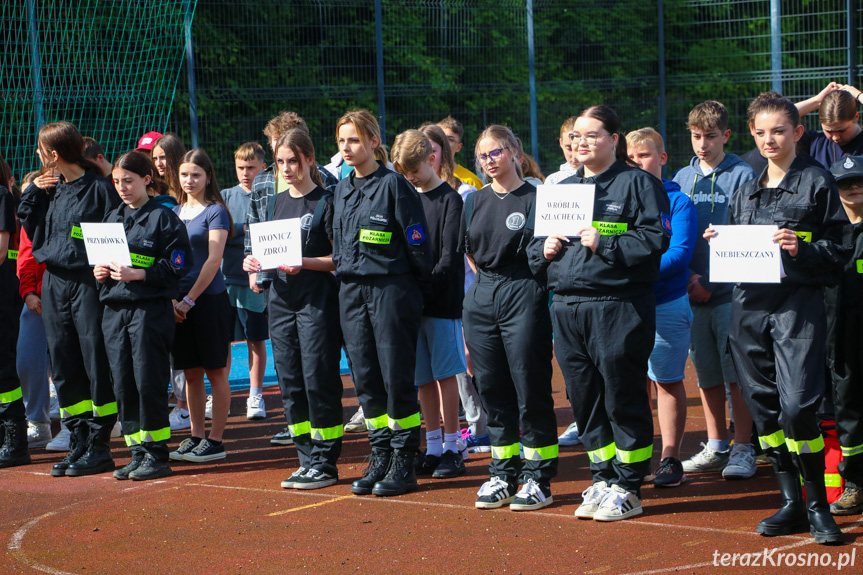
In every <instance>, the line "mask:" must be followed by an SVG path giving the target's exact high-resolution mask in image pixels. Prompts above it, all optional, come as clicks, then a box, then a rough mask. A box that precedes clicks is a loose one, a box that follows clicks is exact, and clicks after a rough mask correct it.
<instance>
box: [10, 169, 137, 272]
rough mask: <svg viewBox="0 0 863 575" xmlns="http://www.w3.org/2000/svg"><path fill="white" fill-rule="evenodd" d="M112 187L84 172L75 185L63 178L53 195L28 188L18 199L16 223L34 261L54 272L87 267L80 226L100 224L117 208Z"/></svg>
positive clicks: (33, 185)
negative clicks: (27, 240) (22, 231)
mask: <svg viewBox="0 0 863 575" xmlns="http://www.w3.org/2000/svg"><path fill="white" fill-rule="evenodd" d="M118 205H120V196H119V195H117V192H116V190H114V185H113V184H112V183H111V182H110V181H108V180H107V179H105V178H103V177H102V176H100V175H97V174H96V172H95V171H94V170H87V171H86V172H84V175H83V176H81V177H80V178H78V179H77V180H75V181H74V182H71V183H67V182H66V181H65V180H63V178H62V176H61V178H60V182H59V183H58V184H57V187H55V188H54V190H53V191H48V192H46V191H45V190H43V189H41V188H38V187H37V186H36V185H35V184H30V185H29V186H28V187H27V189H26V190H25V191H24V194H23V196H22V197H21V205H20V206H19V208H18V219H19V220H20V221H21V224H22V226H23V227H24V230H25V231H26V232H27V237H29V238H30V239H31V240H33V257H34V258H35V259H36V261H37V262H39V263H40V264H41V263H44V264H47V266H48V271H52V270H54V269H61V270H68V271H83V270H86V269H88V268H89V267H90V264H89V263H88V261H87V249H86V247H85V246H84V236H83V235H81V222H87V223H89V222H101V221H103V220H104V219H105V217H106V216H107V215H108V214H109V213H110V212H111V211H112V210H114V209H116V208H117V206H118Z"/></svg>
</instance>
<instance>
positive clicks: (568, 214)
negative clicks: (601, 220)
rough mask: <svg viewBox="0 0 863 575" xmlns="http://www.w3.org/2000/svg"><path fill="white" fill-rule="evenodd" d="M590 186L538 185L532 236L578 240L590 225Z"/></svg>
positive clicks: (591, 189)
mask: <svg viewBox="0 0 863 575" xmlns="http://www.w3.org/2000/svg"><path fill="white" fill-rule="evenodd" d="M595 188H596V187H595V186H594V185H593V184H553V185H545V184H541V185H539V186H537V187H536V219H535V221H534V230H533V235H535V236H537V237H540V238H543V237H548V236H566V237H568V238H580V237H581V232H582V230H584V229H585V228H589V227H590V226H592V225H593V199H594V196H595V195H596V189H595Z"/></svg>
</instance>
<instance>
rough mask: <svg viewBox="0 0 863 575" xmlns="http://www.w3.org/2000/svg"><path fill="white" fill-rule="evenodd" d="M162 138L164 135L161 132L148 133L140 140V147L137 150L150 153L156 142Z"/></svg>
mask: <svg viewBox="0 0 863 575" xmlns="http://www.w3.org/2000/svg"><path fill="white" fill-rule="evenodd" d="M161 137H162V134H160V133H159V132H147V133H146V134H144V135H143V136H141V139H140V140H138V146H137V147H136V148H135V149H136V150H147V151H150V150H152V149H153V144H155V143H156V140H158V139H159V138H161Z"/></svg>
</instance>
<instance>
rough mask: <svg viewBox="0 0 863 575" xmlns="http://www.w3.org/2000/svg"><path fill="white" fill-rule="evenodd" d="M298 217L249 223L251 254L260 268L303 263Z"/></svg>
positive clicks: (269, 268) (266, 268)
mask: <svg viewBox="0 0 863 575" xmlns="http://www.w3.org/2000/svg"><path fill="white" fill-rule="evenodd" d="M300 226H301V222H300V218H290V219H287V220H274V221H272V222H259V223H256V224H249V233H250V234H251V237H252V255H253V256H255V259H257V260H258V261H259V262H260V264H261V269H264V270H272V269H275V268H277V267H279V266H300V265H303V245H302V237H301V232H300Z"/></svg>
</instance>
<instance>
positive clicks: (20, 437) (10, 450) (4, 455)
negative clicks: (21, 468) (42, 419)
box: [0, 419, 30, 468]
mask: <svg viewBox="0 0 863 575" xmlns="http://www.w3.org/2000/svg"><path fill="white" fill-rule="evenodd" d="M0 427H2V428H3V443H2V446H0V468H2V467H16V466H18V465H27V464H28V463H30V449H29V448H28V447H27V420H26V419H21V420H18V419H15V420H11V419H4V420H0Z"/></svg>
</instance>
